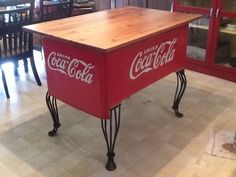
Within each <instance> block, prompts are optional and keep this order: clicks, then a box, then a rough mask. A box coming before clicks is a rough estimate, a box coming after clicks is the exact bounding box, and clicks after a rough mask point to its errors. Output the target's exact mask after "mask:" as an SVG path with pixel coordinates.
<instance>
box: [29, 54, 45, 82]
mask: <svg viewBox="0 0 236 177" xmlns="http://www.w3.org/2000/svg"><path fill="white" fill-rule="evenodd" d="M30 64H31V67H32V71H33V74H34V78H35V80H36V82H37V84H38V86H41V85H42V83H41V81H40V79H39V75H38V72H37V69H36V66H35V62H34V57H30Z"/></svg>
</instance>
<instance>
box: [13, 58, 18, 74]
mask: <svg viewBox="0 0 236 177" xmlns="http://www.w3.org/2000/svg"><path fill="white" fill-rule="evenodd" d="M18 68H19V63H18V60H17V61H14V75H15V76H16V77H18V76H19V73H18Z"/></svg>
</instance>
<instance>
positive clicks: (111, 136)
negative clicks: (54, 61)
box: [101, 104, 121, 171]
mask: <svg viewBox="0 0 236 177" xmlns="http://www.w3.org/2000/svg"><path fill="white" fill-rule="evenodd" d="M120 108H121V104H119V105H117V106H116V107H114V108H112V109H111V110H110V119H101V125H102V131H103V134H104V137H105V140H106V144H107V158H108V160H107V164H106V166H105V167H106V169H107V170H109V171H112V170H115V169H116V163H115V161H114V157H115V152H114V149H115V143H116V138H117V135H118V132H119V128H120ZM108 120H109V126H108V125H107V121H108ZM113 120H114V121H113ZM113 128H114V130H113ZM108 129H109V130H108ZM113 131H114V132H113Z"/></svg>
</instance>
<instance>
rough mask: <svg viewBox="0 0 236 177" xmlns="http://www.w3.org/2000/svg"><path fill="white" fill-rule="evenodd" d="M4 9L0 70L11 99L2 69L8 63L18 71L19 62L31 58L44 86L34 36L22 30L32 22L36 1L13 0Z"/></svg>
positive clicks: (0, 23) (0, 29) (0, 15)
mask: <svg viewBox="0 0 236 177" xmlns="http://www.w3.org/2000/svg"><path fill="white" fill-rule="evenodd" d="M22 5H23V6H22ZM4 8H5V9H4V10H1V11H0V69H1V72H2V81H3V85H4V89H5V93H6V96H7V98H10V95H9V92H8V87H7V82H6V77H5V73H4V70H3V69H2V64H4V63H6V62H9V61H11V62H13V63H14V64H15V69H16V66H17V64H18V61H19V60H21V59H23V60H25V61H26V60H27V58H29V59H30V62H31V67H32V71H33V74H34V77H35V80H36V82H37V84H38V85H39V86H41V85H42V84H41V81H40V79H39V76H38V73H37V70H36V66H35V63H34V56H33V39H32V34H31V33H29V32H26V31H23V29H22V26H24V25H29V24H31V22H32V18H33V11H34V0H12V1H9V4H6V6H5V7H4ZM9 8H10V9H9ZM8 9H9V10H8Z"/></svg>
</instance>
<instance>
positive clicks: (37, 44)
mask: <svg viewBox="0 0 236 177" xmlns="http://www.w3.org/2000/svg"><path fill="white" fill-rule="evenodd" d="M72 8H73V0H58V1H46V0H39V14H38V19H37V22H45V21H50V20H57V19H61V18H65V17H70V16H71V13H72ZM33 48H34V50H38V51H41V49H42V40H41V35H39V34H34V38H33Z"/></svg>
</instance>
